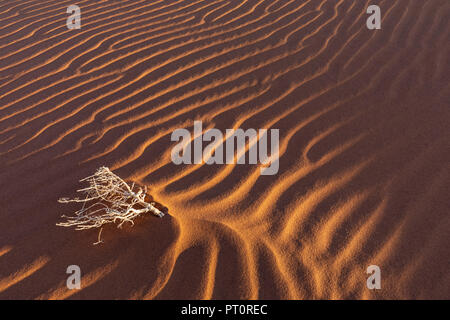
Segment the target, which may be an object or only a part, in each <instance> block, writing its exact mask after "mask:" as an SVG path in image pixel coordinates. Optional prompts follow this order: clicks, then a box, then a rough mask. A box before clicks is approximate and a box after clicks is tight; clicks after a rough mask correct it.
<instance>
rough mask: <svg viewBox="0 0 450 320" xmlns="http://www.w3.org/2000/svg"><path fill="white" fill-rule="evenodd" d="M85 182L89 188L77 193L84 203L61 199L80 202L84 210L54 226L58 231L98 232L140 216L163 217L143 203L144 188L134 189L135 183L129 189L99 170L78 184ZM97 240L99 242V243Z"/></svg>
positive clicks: (152, 207)
mask: <svg viewBox="0 0 450 320" xmlns="http://www.w3.org/2000/svg"><path fill="white" fill-rule="evenodd" d="M83 181H87V182H88V183H89V187H87V188H83V189H79V190H77V192H81V193H85V194H86V197H85V198H84V199H79V198H74V199H68V198H61V199H59V200H58V202H60V203H70V202H79V203H82V204H83V206H82V208H81V209H80V210H78V211H76V212H75V215H74V216H65V215H63V216H62V217H64V218H67V221H66V222H61V223H57V226H61V227H73V226H74V227H75V230H85V229H91V228H99V227H101V226H103V225H105V224H108V223H118V226H117V227H118V228H120V227H122V225H123V224H124V223H125V222H129V223H131V224H132V225H133V224H134V222H133V220H134V219H135V218H136V217H137V216H139V215H140V214H142V213H148V212H151V213H153V214H154V215H156V216H158V217H163V216H164V213H162V212H161V211H160V210H158V209H157V208H156V207H155V206H154V203H153V202H152V203H148V202H146V201H145V195H146V193H147V188H146V187H144V189H142V188H137V190H135V191H133V190H134V189H135V187H134V183H133V185H132V186H131V187H130V186H129V185H128V184H127V183H126V182H125V181H123V180H122V179H121V178H120V177H118V176H117V175H115V174H114V173H112V172H111V170H109V169H108V168H107V167H101V168H99V169H98V170H97V171H96V172H95V174H94V175H92V176H89V177H87V178H84V179H82V180H80V182H83ZM100 241H101V240H100V236H99V242H100Z"/></svg>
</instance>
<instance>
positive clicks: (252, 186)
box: [0, 0, 450, 299]
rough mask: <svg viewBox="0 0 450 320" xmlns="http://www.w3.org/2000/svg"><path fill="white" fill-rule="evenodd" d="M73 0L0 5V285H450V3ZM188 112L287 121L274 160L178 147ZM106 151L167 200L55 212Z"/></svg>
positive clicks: (402, 289) (3, 288) (218, 120)
mask: <svg viewBox="0 0 450 320" xmlns="http://www.w3.org/2000/svg"><path fill="white" fill-rule="evenodd" d="M70 4H72V3H71V1H56V0H45V1H37V0H23V1H22V0H20V1H19V0H17V1H11V0H9V1H0V299H14V298H25V299H66V298H72V299H92V298H96V299H130V298H131V299H142V298H144V299H178V298H190V299H230V298H233V299H411V298H422V299H431V298H438V299H449V298H450V277H449V272H448V270H449V267H450V263H449V261H450V250H449V246H448V244H449V242H450V232H449V231H450V217H449V214H448V213H449V208H450V205H449V200H448V199H449V191H450V189H449V187H450V185H449V181H450V179H449V178H450V175H449V173H450V172H449V165H448V164H449V163H450V149H449V145H448V141H449V138H450V137H449V130H448V127H449V120H450V113H449V108H448V103H449V101H450V85H449V84H450V82H449V74H448V70H449V57H450V46H449V42H448V39H449V38H450V24H449V21H450V2H449V1H448V0H428V1H417V0H397V1H390V0H384V1H383V0H370V1H369V0H362V1H361V0H309V1H308V0H305V1H300V0H277V1H272V0H270V1H269V0H246V1H237V0H236V1H234V0H233V1H225V0H209V1H207V0H173V1H172V0H159V1H144V0H129V1H92V0H85V1H79V2H78V3H77V4H78V5H79V6H80V7H81V9H82V28H81V29H80V30H68V29H67V27H66V19H67V16H68V15H67V14H66V8H67V6H69V5H70ZM370 4H378V5H379V6H380V7H381V8H382V17H383V21H382V29H381V30H376V31H374V30H368V29H367V28H366V18H367V14H366V8H367V6H368V5H370ZM194 120H202V121H203V126H204V130H206V129H208V128H213V127H214V128H218V129H220V130H222V131H225V129H227V128H243V129H246V128H279V129H280V169H279V172H278V174H277V175H274V176H263V175H260V174H259V172H260V171H259V167H258V166H255V165H211V166H209V165H205V164H198V165H179V166H177V165H175V164H173V163H172V161H171V157H170V152H171V149H172V147H173V145H174V143H173V142H171V141H170V135H171V133H172V132H173V131H174V130H175V129H177V128H187V129H188V130H191V131H192V128H193V123H194ZM103 165H106V166H108V167H110V168H111V169H112V170H114V172H115V173H117V174H118V175H120V176H121V177H123V178H125V179H127V180H129V181H137V182H139V183H141V184H145V185H147V186H148V187H149V190H150V194H151V196H152V197H153V198H154V199H155V200H156V201H157V202H158V203H159V204H161V205H163V206H165V207H167V208H168V210H169V215H167V216H165V217H164V218H163V219H158V218H156V217H153V216H144V217H141V218H139V219H138V220H137V221H136V224H135V226H134V227H125V228H123V229H117V228H115V226H113V225H110V226H108V227H107V228H105V229H104V230H103V238H104V241H105V243H104V244H102V245H100V246H93V245H92V243H93V242H95V241H96V239H97V231H96V230H92V231H83V232H80V231H74V230H73V229H66V228H60V227H57V226H56V225H55V224H56V223H57V222H60V221H61V218H60V216H61V215H62V214H67V213H70V212H71V210H74V209H75V207H71V206H64V205H61V204H59V203H57V201H56V200H57V199H58V198H59V197H61V196H74V191H75V190H76V189H78V188H79V187H80V185H79V182H78V180H79V179H81V178H83V177H86V176H88V175H90V174H92V172H94V170H95V169H96V168H98V167H100V166H103ZM72 264H76V265H79V266H80V267H81V270H82V275H83V287H82V289H81V290H75V291H73V290H68V289H67V288H66V278H67V275H66V273H65V272H66V268H67V266H68V265H72ZM372 264H375V265H378V266H380V268H381V270H382V289H381V290H368V289H367V288H366V278H367V274H366V272H365V271H366V268H367V267H368V266H369V265H372Z"/></svg>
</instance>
